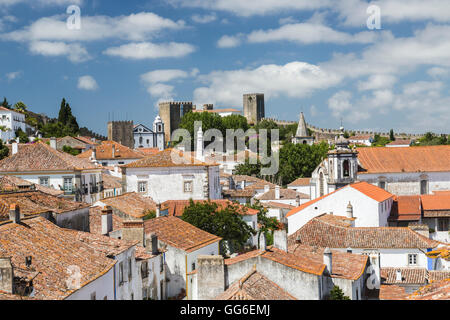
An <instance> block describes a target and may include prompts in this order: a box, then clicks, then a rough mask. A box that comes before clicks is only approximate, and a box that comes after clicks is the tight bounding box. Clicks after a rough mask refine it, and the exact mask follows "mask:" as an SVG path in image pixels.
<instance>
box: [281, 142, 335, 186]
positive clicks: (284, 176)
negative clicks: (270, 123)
mask: <svg viewBox="0 0 450 320" xmlns="http://www.w3.org/2000/svg"><path fill="white" fill-rule="evenodd" d="M328 150H329V147H328V144H327V143H326V142H321V143H319V144H314V145H312V146H310V145H308V144H292V143H288V144H286V145H284V146H283V147H282V148H281V149H280V155H279V158H280V160H279V161H280V162H279V170H278V174H277V178H276V181H281V184H282V185H286V184H288V183H291V182H292V181H294V180H295V179H297V178H299V177H310V176H311V174H312V172H313V171H314V169H315V168H316V167H317V166H318V165H319V164H320V163H321V162H322V160H323V159H324V158H325V157H326V156H327V152H328Z"/></svg>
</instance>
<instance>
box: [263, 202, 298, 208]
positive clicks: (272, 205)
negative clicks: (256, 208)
mask: <svg viewBox="0 0 450 320" xmlns="http://www.w3.org/2000/svg"><path fill="white" fill-rule="evenodd" d="M262 206H263V207H270V208H282V209H294V208H295V207H294V206H291V205H289V204H286V203H281V202H275V201H269V202H264V203H262Z"/></svg>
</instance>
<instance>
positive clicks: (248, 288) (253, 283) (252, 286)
mask: <svg viewBox="0 0 450 320" xmlns="http://www.w3.org/2000/svg"><path fill="white" fill-rule="evenodd" d="M215 300H297V299H295V298H294V297H293V296H291V295H290V294H289V293H287V292H286V291H285V290H284V289H282V288H280V287H279V286H278V285H277V284H276V283H274V282H272V281H270V280H269V279H268V278H266V277H265V276H263V275H262V274H260V273H259V272H257V271H256V270H252V271H250V272H249V273H248V274H246V275H245V276H244V277H242V278H241V279H239V280H237V281H235V282H234V283H233V284H232V285H231V286H230V287H229V288H228V289H227V290H226V291H225V292H223V293H222V294H220V295H219V296H218V297H216V299H215Z"/></svg>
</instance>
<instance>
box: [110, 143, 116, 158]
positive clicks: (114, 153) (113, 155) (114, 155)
mask: <svg viewBox="0 0 450 320" xmlns="http://www.w3.org/2000/svg"><path fill="white" fill-rule="evenodd" d="M111 152H112V158H113V159H114V158H115V157H116V146H115V145H114V143H113V144H112V145H111Z"/></svg>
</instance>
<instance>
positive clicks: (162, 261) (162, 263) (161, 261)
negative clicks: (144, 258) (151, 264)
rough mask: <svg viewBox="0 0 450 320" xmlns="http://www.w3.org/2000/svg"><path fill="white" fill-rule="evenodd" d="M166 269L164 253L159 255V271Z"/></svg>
mask: <svg viewBox="0 0 450 320" xmlns="http://www.w3.org/2000/svg"><path fill="white" fill-rule="evenodd" d="M163 271H164V258H163V255H160V256H159V272H163Z"/></svg>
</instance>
